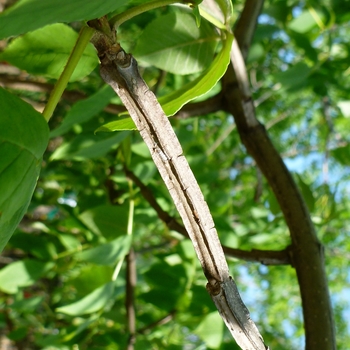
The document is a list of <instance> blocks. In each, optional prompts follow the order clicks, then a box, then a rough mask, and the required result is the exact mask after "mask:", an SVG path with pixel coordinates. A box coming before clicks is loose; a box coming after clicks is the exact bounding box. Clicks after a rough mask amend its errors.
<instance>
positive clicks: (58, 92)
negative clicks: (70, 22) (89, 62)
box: [43, 26, 94, 122]
mask: <svg viewBox="0 0 350 350" xmlns="http://www.w3.org/2000/svg"><path fill="white" fill-rule="evenodd" d="M93 33H94V29H92V28H90V27H88V26H84V27H83V28H82V29H81V31H80V33H79V37H78V40H77V42H76V43H75V46H74V48H73V51H72V52H71V54H70V56H69V58H68V61H67V64H66V66H65V67H64V70H63V72H62V74H61V76H60V77H59V78H58V80H57V82H56V84H55V87H54V89H53V90H52V92H51V94H50V98H49V100H48V102H47V104H46V106H45V109H44V111H43V116H44V118H45V119H46V121H47V122H48V121H49V120H50V118H51V116H52V114H53V111H54V110H55V108H56V106H57V104H58V102H59V100H60V99H61V96H62V94H63V91H64V90H65V89H66V87H67V84H68V81H69V79H70V77H71V76H72V74H73V72H74V69H75V67H76V66H77V64H78V62H79V60H80V58H81V56H82V55H83V52H84V50H85V48H86V45H87V44H88V43H89V41H90V39H91V37H92V34H93Z"/></svg>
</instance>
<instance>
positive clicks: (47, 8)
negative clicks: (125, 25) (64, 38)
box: [0, 0, 128, 39]
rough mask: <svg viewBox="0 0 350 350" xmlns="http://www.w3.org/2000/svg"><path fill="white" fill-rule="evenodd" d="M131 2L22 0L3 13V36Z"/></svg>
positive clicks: (88, 16) (98, 13) (0, 26)
mask: <svg viewBox="0 0 350 350" xmlns="http://www.w3.org/2000/svg"><path fill="white" fill-rule="evenodd" d="M127 2H128V1H127V0H94V1H86V0H74V1H71V0H45V1H43V0H21V1H18V2H17V3H16V4H15V5H14V6H12V7H10V8H9V9H7V10H6V11H4V12H3V13H2V14H0V39H2V38H6V37H9V36H12V35H19V34H23V33H26V32H28V31H31V30H35V29H37V28H40V27H43V26H45V25H47V24H52V23H56V22H74V21H83V20H89V19H93V18H98V17H102V16H103V15H105V14H107V13H109V12H112V11H115V10H117V9H118V8H120V7H121V6H124V5H125V4H127Z"/></svg>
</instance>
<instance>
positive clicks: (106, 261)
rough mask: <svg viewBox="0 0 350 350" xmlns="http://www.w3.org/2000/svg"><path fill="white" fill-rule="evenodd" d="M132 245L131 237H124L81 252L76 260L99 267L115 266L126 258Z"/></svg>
mask: <svg viewBox="0 0 350 350" xmlns="http://www.w3.org/2000/svg"><path fill="white" fill-rule="evenodd" d="M130 245H131V236H130V235H128V236H127V235H124V236H121V237H118V238H117V239H115V240H113V241H111V242H108V243H105V244H101V245H100V246H98V247H95V248H91V249H87V250H85V251H83V252H80V253H78V254H76V258H77V259H79V260H84V261H88V262H91V263H94V264H98V265H113V264H116V263H117V261H118V260H120V259H122V258H124V256H125V255H126V254H127V253H128V251H129V249H130Z"/></svg>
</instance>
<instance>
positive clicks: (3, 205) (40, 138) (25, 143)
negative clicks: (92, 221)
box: [0, 88, 49, 251]
mask: <svg viewBox="0 0 350 350" xmlns="http://www.w3.org/2000/svg"><path fill="white" fill-rule="evenodd" d="M0 106H1V117H0V154H1V158H0V193H1V196H0V251H2V249H3V248H4V246H5V244H6V243H7V241H8V240H9V238H10V237H11V235H12V233H13V231H14V230H15V228H16V226H17V225H18V223H19V222H20V221H21V219H22V217H23V215H24V214H25V212H26V210H27V207H28V205H29V202H30V199H31V197H32V194H33V191H34V188H35V186H36V181H37V178H38V176H39V173H40V168H41V159H42V155H43V153H44V151H45V149H46V146H47V143H48V135H49V130H48V126H47V124H46V122H45V119H44V118H43V116H42V115H41V114H40V113H38V112H36V111H35V110H34V109H33V107H32V106H30V105H29V104H27V103H26V102H24V101H22V100H21V99H19V98H18V97H16V96H14V95H12V94H11V93H9V92H7V91H6V90H4V89H2V88H0Z"/></svg>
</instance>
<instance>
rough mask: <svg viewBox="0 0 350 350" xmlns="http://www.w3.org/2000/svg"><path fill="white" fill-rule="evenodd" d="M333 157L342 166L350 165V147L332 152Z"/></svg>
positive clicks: (339, 148)
mask: <svg viewBox="0 0 350 350" xmlns="http://www.w3.org/2000/svg"><path fill="white" fill-rule="evenodd" d="M331 155H332V156H333V157H334V158H335V159H336V160H337V161H338V162H339V163H340V164H342V165H345V166H349V165H350V145H346V146H343V147H338V148H335V149H333V150H332V151H331Z"/></svg>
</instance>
